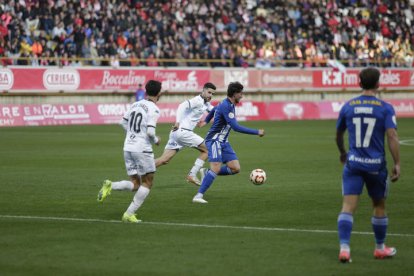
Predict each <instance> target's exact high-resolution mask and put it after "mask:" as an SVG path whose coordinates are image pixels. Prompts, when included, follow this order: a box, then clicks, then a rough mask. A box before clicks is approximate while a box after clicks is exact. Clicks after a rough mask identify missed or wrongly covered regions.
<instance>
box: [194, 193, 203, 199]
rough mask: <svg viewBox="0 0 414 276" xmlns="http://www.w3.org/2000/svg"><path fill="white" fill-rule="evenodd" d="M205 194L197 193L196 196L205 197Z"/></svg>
mask: <svg viewBox="0 0 414 276" xmlns="http://www.w3.org/2000/svg"><path fill="white" fill-rule="evenodd" d="M203 196H204V195H203V194H202V193H197V194H196V195H195V198H203Z"/></svg>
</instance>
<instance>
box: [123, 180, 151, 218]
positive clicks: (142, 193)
mask: <svg viewBox="0 0 414 276" xmlns="http://www.w3.org/2000/svg"><path fill="white" fill-rule="evenodd" d="M149 192H150V189H148V188H147V187H144V186H142V185H141V186H140V187H139V189H138V191H137V192H136V193H135V195H134V198H133V200H132V202H131V204H130V205H129V207H128V209H127V213H128V214H130V215H132V214H135V213H136V212H137V210H138V208H139V207H141V205H142V203H144V200H145V199H146V198H147V196H148V194H149Z"/></svg>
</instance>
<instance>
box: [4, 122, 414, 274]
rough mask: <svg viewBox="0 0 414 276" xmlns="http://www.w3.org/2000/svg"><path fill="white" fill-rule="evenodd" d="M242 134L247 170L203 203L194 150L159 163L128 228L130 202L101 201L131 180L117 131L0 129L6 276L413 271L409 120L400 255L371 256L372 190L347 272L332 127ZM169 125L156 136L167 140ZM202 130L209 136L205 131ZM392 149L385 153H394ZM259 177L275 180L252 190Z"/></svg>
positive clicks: (125, 196) (413, 125)
mask: <svg viewBox="0 0 414 276" xmlns="http://www.w3.org/2000/svg"><path fill="white" fill-rule="evenodd" d="M242 124H243V125H245V126H249V127H255V128H264V129H265V130H266V136H265V137H263V138H259V137H257V136H250V135H244V134H240V133H236V132H233V133H232V134H231V135H230V141H231V143H232V146H233V148H234V149H235V151H236V152H237V154H238V157H239V159H240V163H241V169H242V171H241V173H240V174H238V175H234V176H223V177H218V178H217V179H216V181H215V182H214V184H213V186H212V187H211V188H210V190H209V191H208V192H207V193H206V195H205V198H206V199H207V200H208V201H209V203H208V204H207V205H196V204H193V203H192V202H191V199H192V197H193V196H194V194H195V193H196V191H197V188H196V187H195V186H192V185H190V184H188V183H186V182H185V180H184V179H185V176H186V174H187V172H188V170H189V169H190V167H191V166H192V164H193V162H194V160H195V158H196V156H197V155H198V153H197V152H196V151H195V150H192V149H185V150H184V151H182V152H180V153H179V154H178V155H177V156H176V157H175V158H174V159H173V160H172V161H171V163H170V164H169V165H167V166H164V167H160V168H159V169H158V171H157V173H156V175H155V184H154V187H153V189H152V191H151V193H150V195H149V197H148V198H147V201H146V202H145V203H144V205H143V207H142V208H141V209H140V210H139V213H138V217H139V218H140V219H142V220H143V221H144V222H143V223H142V224H138V225H130V224H123V223H120V219H121V216H122V214H123V212H124V211H125V209H126V208H127V206H128V205H129V203H130V201H131V199H132V196H133V194H132V193H130V192H117V191H113V192H112V195H111V196H110V197H109V198H108V199H107V200H106V201H105V202H104V203H103V204H99V203H97V202H96V196H97V192H98V190H99V188H100V186H101V183H102V181H103V180H104V179H107V178H108V179H111V180H122V179H127V178H126V173H125V169H124V162H123V157H122V145H123V139H124V133H123V130H122V129H121V127H119V126H115V125H109V126H51V127H16V128H1V129H0V275H412V274H413V273H414V272H413V271H414V262H413V257H414V230H413V229H414V219H413V218H414V209H413V202H414V201H413V196H414V188H413V187H414V186H413V183H414V119H400V120H399V135H400V138H401V140H403V145H401V161H402V177H401V179H400V181H398V182H397V183H395V184H393V185H392V187H391V191H390V198H389V200H388V201H387V207H388V215H389V218H390V226H389V234H390V235H389V236H388V238H387V244H389V245H392V246H396V247H397V250H398V253H397V256H396V257H395V258H393V259H389V260H384V261H378V260H375V259H374V258H373V255H372V254H373V249H374V237H373V234H372V233H371V225H370V217H371V206H370V201H369V199H368V197H367V194H366V192H364V194H363V195H362V197H361V201H360V206H359V208H358V210H357V213H356V215H355V223H354V231H355V233H354V234H353V236H352V240H351V246H352V259H353V262H352V263H351V264H341V263H339V262H338V260H337V256H338V240H337V233H336V219H337V215H338V212H339V209H340V206H341V165H340V163H339V161H338V159H339V156H338V152H337V149H336V146H335V143H334V133H335V122H334V121H289V122H245V123H242ZM170 127H171V125H170V124H161V125H159V127H158V128H157V132H158V135H160V136H161V137H162V139H163V140H162V143H161V146H160V147H155V151H156V156H159V155H160V154H161V153H162V151H163V148H164V145H165V143H166V141H167V139H168V132H169V128H170ZM197 131H198V132H199V133H201V134H202V135H204V134H205V133H206V131H207V128H203V129H199V130H197ZM389 157H390V156H389V154H388V158H389ZM255 168H262V169H264V170H265V171H266V173H267V177H268V179H267V182H266V183H265V184H264V185H262V186H255V185H253V184H252V183H250V182H249V174H250V171H251V170H252V169H255Z"/></svg>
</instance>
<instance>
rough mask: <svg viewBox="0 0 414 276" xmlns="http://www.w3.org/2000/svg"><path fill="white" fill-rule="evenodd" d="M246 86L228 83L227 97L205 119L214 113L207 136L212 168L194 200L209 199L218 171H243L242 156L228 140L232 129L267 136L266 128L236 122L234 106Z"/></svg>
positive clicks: (207, 120) (227, 172)
mask: <svg viewBox="0 0 414 276" xmlns="http://www.w3.org/2000/svg"><path fill="white" fill-rule="evenodd" d="M243 88H244V87H243V85H242V84H241V83H239V82H232V83H230V84H229V86H228V87H227V98H226V99H224V100H223V101H222V102H221V103H220V104H219V105H218V106H216V107H214V108H213V110H212V111H211V112H210V113H209V114H208V115H207V117H206V119H205V121H206V122H209V121H210V120H211V118H212V117H213V116H214V122H213V124H212V126H211V128H210V130H209V131H208V133H207V136H206V139H205V143H206V146H207V149H208V161H209V163H210V169H209V170H208V171H207V173H205V176H204V178H203V180H202V183H201V187H200V188H199V190H198V193H197V194H196V195H195V196H194V198H193V202H195V203H207V200H205V199H204V198H203V196H204V193H205V192H206V191H207V190H208V188H209V187H210V186H211V184H213V181H214V179H216V177H217V175H232V174H236V173H239V172H240V163H239V160H238V158H237V155H236V153H235V152H234V150H233V148H232V147H231V145H230V143H229V141H228V137H229V134H230V131H231V130H232V129H233V130H235V131H237V132H241V133H245V134H251V135H258V136H260V137H263V136H264V130H263V129H251V128H247V127H244V126H241V125H239V124H238V123H237V119H236V109H235V106H236V105H237V104H238V103H239V102H240V101H241V99H242V98H243ZM223 164H224V165H223Z"/></svg>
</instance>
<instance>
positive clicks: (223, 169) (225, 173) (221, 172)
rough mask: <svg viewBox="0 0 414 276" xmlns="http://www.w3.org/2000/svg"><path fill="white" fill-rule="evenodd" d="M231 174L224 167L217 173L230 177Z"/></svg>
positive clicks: (227, 168) (228, 169)
mask: <svg viewBox="0 0 414 276" xmlns="http://www.w3.org/2000/svg"><path fill="white" fill-rule="evenodd" d="M231 174H233V172H232V171H231V170H230V168H229V167H227V166H226V165H224V166H221V168H220V171H219V173H218V175H231Z"/></svg>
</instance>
